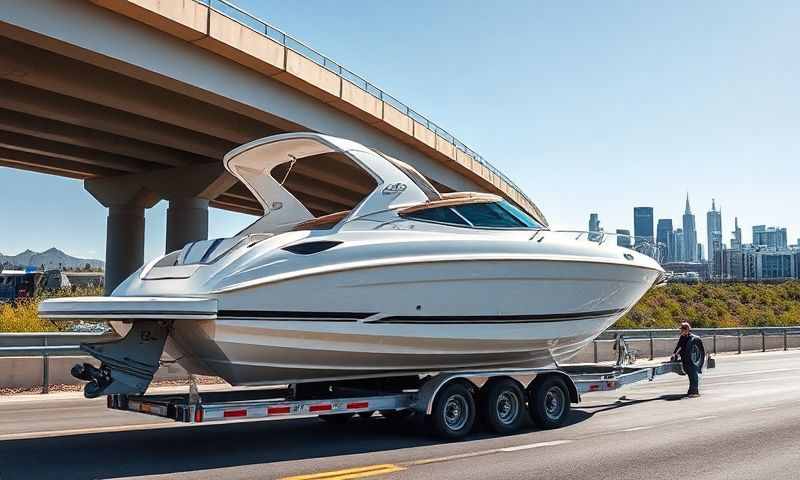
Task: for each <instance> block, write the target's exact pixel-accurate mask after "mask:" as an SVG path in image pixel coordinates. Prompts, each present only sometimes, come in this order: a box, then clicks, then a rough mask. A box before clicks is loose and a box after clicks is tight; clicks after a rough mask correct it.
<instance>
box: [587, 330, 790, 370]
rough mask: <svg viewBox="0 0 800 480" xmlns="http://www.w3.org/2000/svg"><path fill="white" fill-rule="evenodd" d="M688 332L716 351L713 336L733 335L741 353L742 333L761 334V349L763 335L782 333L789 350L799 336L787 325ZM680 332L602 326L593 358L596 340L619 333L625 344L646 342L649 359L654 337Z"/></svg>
mask: <svg viewBox="0 0 800 480" xmlns="http://www.w3.org/2000/svg"><path fill="white" fill-rule="evenodd" d="M692 333H694V334H695V335H697V336H699V337H700V338H704V339H710V340H711V345H710V348H706V352H707V353H713V354H714V355H716V354H717V339H718V338H736V339H737V342H736V343H737V349H736V353H738V354H741V353H742V351H743V348H742V340H743V339H744V338H746V337H761V351H762V352H766V351H767V338H768V337H773V338H775V337H778V338H780V337H782V338H783V350H784V351H786V350H789V338H790V337H800V326H787V327H741V328H736V327H734V328H693V329H692ZM679 336H680V331H679V330H677V329H664V328H661V329H642V330H638V329H627V330H606V331H605V332H603V333H601V334H600V335H599V336H598V337H597V338H595V339H594V340H593V341H592V345H593V350H594V362H595V363H597V362H598V360H599V358H598V357H599V354H598V344H600V343H613V342H617V341H618V338H619V337H622V338H624V339H625V341H626V342H627V343H628V344H635V343H636V342H648V343H649V350H650V351H649V359H650V360H653V358H655V342H656V340H675V341H677V339H678V337H679Z"/></svg>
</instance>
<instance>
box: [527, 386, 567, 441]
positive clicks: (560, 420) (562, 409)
mask: <svg viewBox="0 0 800 480" xmlns="http://www.w3.org/2000/svg"><path fill="white" fill-rule="evenodd" d="M528 410H529V411H530V414H531V419H532V420H533V423H534V424H536V426H537V427H539V428H546V429H551V428H558V427H561V426H563V425H564V423H566V421H567V417H569V412H570V395H569V390H568V389H567V384H566V383H564V380H562V379H561V378H559V377H557V376H552V375H548V376H546V377H543V378H541V379H539V378H537V379H536V380H534V382H533V383H532V384H531V386H530V387H528Z"/></svg>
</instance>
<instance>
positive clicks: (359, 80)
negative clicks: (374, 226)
mask: <svg viewBox="0 0 800 480" xmlns="http://www.w3.org/2000/svg"><path fill="white" fill-rule="evenodd" d="M198 1H199V2H201V3H203V4H205V5H207V6H208V7H209V8H210V9H212V10H214V11H215V12H217V13H219V14H222V15H225V16H226V17H228V18H230V19H231V20H233V21H235V22H237V23H239V24H240V25H242V26H244V27H246V28H249V29H250V30H253V31H254V32H256V33H258V34H260V35H263V36H265V37H267V38H269V39H270V40H272V41H274V42H277V43H279V44H281V45H283V46H284V47H286V48H288V49H290V50H292V51H293V52H295V53H297V54H299V55H302V56H303V57H305V58H307V59H308V60H311V61H312V62H314V63H316V64H317V65H319V66H321V67H323V68H325V69H326V70H328V71H329V72H332V73H334V74H336V75H338V76H339V77H340V78H342V79H344V80H347V81H348V82H350V83H352V84H353V85H355V86H356V87H358V88H359V89H361V90H362V91H364V92H366V93H368V94H369V95H372V96H373V97H375V98H377V99H378V100H381V101H384V102H386V103H388V104H390V105H391V106H392V107H394V108H396V109H397V110H398V111H400V112H401V113H403V114H405V115H408V116H409V117H411V118H412V119H413V120H414V121H416V122H418V123H420V124H422V125H423V126H425V127H426V128H428V129H429V130H431V131H433V132H434V133H436V134H437V135H439V136H440V137H442V138H444V139H445V140H447V141H448V142H450V143H452V144H453V146H455V148H457V149H459V150H461V152H463V153H464V154H466V155H469V156H470V157H472V158H473V159H474V160H476V161H477V162H478V163H480V164H481V165H483V166H485V167H486V168H487V169H489V171H491V172H492V173H494V174H495V175H497V176H499V177H500V178H502V179H503V180H505V181H506V183H508V184H509V185H511V186H513V187H514V188H515V189H516V190H517V191H518V192H519V193H520V195H522V196H523V197H525V199H526V200H527V201H528V202H530V203H531V204H533V201H532V200H531V199H530V198H528V196H527V195H525V193H524V192H523V191H522V189H521V188H520V187H519V186H518V185H517V184H516V183H514V182H513V181H512V180H511V179H510V178H508V177H507V176H506V175H505V174H504V173H503V172H501V171H500V170H498V169H497V168H496V167H495V166H494V165H492V164H491V163H489V161H487V160H486V159H485V158H483V157H482V156H481V155H480V154H478V153H477V152H475V151H474V150H472V149H470V148H469V147H467V146H466V145H465V144H464V143H462V142H461V141H460V140H459V139H457V138H456V137H454V136H453V135H451V134H450V133H448V132H447V131H446V130H444V129H443V128H441V127H439V126H438V125H436V124H435V123H433V122H432V121H430V120H428V119H427V118H426V117H425V116H423V115H421V114H419V113H417V112H416V111H414V110H413V109H411V107H409V106H408V105H406V104H404V103H403V102H401V101H399V100H397V99H396V98H395V97H393V96H391V95H389V94H388V93H386V92H385V91H383V90H382V89H380V88H378V87H376V86H375V85H373V84H372V83H371V82H369V81H367V80H366V79H364V77H362V76H360V75H357V74H355V73H353V72H352V71H350V70H348V69H346V68H344V67H343V66H341V65H340V64H339V63H338V62H335V61H333V60H332V59H331V58H329V57H327V56H325V55H323V54H321V53H319V52H318V51H317V50H314V49H313V48H311V47H310V46H308V45H307V44H305V43H303V42H301V41H299V40H297V39H296V38H294V37H292V36H291V35H289V34H288V33H286V32H284V31H282V30H280V29H279V28H275V27H273V26H272V25H270V24H269V23H267V22H265V21H264V20H261V19H260V18H258V17H256V16H255V15H253V14H251V13H248V12H247V11H245V10H243V9H241V8H240V7H238V6H236V5H234V4H233V3H231V2H229V1H227V0H198Z"/></svg>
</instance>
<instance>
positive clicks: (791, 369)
mask: <svg viewBox="0 0 800 480" xmlns="http://www.w3.org/2000/svg"><path fill="white" fill-rule="evenodd" d="M777 372H800V369H798V368H796V367H795V368H773V369H772V370H750V371H747V372H739V373H723V374H721V375H717V374H710V373H709V374H708V376H707V377H706V378H708V379H713V378H725V377H740V376H742V375H760V374H762V373H777Z"/></svg>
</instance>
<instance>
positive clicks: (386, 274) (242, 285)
mask: <svg viewBox="0 0 800 480" xmlns="http://www.w3.org/2000/svg"><path fill="white" fill-rule="evenodd" d="M223 161H224V165H225V168H226V169H227V170H228V171H229V172H230V173H231V174H233V175H234V176H235V177H236V178H237V179H239V180H240V181H241V182H242V183H243V184H244V185H245V186H246V187H247V188H248V189H249V190H250V192H251V193H252V194H253V196H254V197H255V198H256V199H257V200H258V202H259V203H260V205H261V207H262V208H263V211H264V215H263V216H261V217H260V218H259V219H258V220H256V221H255V222H254V223H253V224H252V225H250V226H248V227H247V228H245V229H244V230H242V231H241V232H239V233H238V234H236V235H234V236H232V237H230V238H220V239H213V240H203V241H197V242H192V243H190V244H188V245H186V246H185V247H183V248H182V249H181V250H180V251H175V252H170V253H167V254H166V255H164V256H162V257H159V258H156V259H154V260H152V261H150V262H149V263H147V264H146V265H144V266H143V267H142V268H141V269H139V270H138V271H137V272H135V273H134V274H133V275H131V276H130V277H129V278H128V279H127V280H125V281H124V282H123V283H122V284H121V285H119V286H118V287H117V288H116V289H115V290H114V291H113V293H112V294H111V296H109V297H85V298H63V299H51V300H46V301H44V302H42V304H41V306H40V315H41V316H42V317H45V318H53V319H56V318H58V319H65V318H66V319H92V320H100V319H102V320H108V321H110V322H111V325H112V327H113V328H114V329H115V330H116V331H117V332H118V333H119V334H120V335H124V338H122V339H121V340H117V341H114V342H109V343H105V344H86V345H84V346H83V347H82V348H83V349H84V350H85V351H87V352H88V353H89V354H91V355H92V356H94V357H96V358H98V359H99V360H100V361H101V362H102V364H101V366H100V367H99V368H95V367H93V366H91V365H88V364H85V365H78V366H76V368H75V369H73V374H74V375H76V376H77V377H78V378H81V379H83V380H87V381H89V383H88V384H87V386H86V389H85V393H86V395H87V396H89V397H94V396H98V395H104V394H133V393H143V392H144V391H145V390H146V388H147V386H148V385H149V383H150V381H151V379H152V375H153V373H154V372H155V370H156V369H157V368H158V364H159V359H160V358H161V355H162V351H164V350H166V352H167V353H169V354H170V355H171V356H172V357H173V358H174V359H175V360H176V361H177V362H178V363H179V364H180V365H181V366H183V367H184V368H185V369H186V370H187V371H188V372H190V373H192V374H203V375H217V376H220V377H222V378H223V379H225V380H226V381H227V382H229V383H231V384H232V385H249V386H252V385H271V384H303V383H308V382H330V381H341V380H349V379H364V378H375V377H397V376H403V375H409V376H414V375H425V374H428V373H432V372H442V371H459V370H462V371H469V370H475V369H487V368H490V369H504V368H513V369H521V368H544V367H548V366H554V365H557V364H559V363H562V362H565V361H566V360H568V359H569V358H570V357H572V356H573V355H574V354H575V353H576V352H578V351H579V350H580V349H581V348H583V347H584V346H585V345H587V344H588V343H589V342H591V341H592V339H594V338H595V337H596V336H597V335H599V334H600V333H601V332H602V331H603V330H605V329H606V328H608V327H609V326H610V325H611V324H613V323H614V322H615V321H616V320H617V319H618V318H620V317H621V316H622V315H624V314H625V312H627V311H628V310H629V309H630V308H632V307H633V305H634V304H636V302H637V301H638V300H639V299H640V298H641V297H642V295H644V294H645V293H646V292H647V291H648V290H649V289H650V288H651V287H653V286H654V285H656V284H658V283H660V282H661V281H662V280H663V279H664V271H663V270H662V268H661V267H660V266H659V264H658V262H657V261H656V260H654V259H653V258H651V257H649V256H647V255H645V254H642V253H639V252H637V251H633V250H631V249H626V248H621V247H618V246H616V245H614V244H613V242H606V241H605V238H606V237H605V236H602V235H600V236H598V235H595V236H592V237H585V236H584V237H581V236H580V235H578V236H576V235H575V234H574V233H571V232H556V231H552V230H550V229H549V228H548V223H547V220H546V219H545V218H544V216H543V215H542V214H541V212H540V211H539V210H538V209H537V208H536V207H532V208H531V209H529V210H530V212H529V213H525V212H524V211H523V210H521V209H520V208H519V207H518V206H516V205H514V204H513V203H511V202H509V201H508V200H505V199H503V198H501V197H499V196H496V195H491V194H486V193H473V192H455V193H440V192H439V191H437V189H436V188H435V187H434V186H433V185H432V184H431V182H429V181H428V180H427V179H426V178H425V177H424V176H423V175H421V174H420V173H419V172H417V171H416V170H415V169H414V168H412V167H411V166H409V165H408V164H406V163H404V162H401V161H399V160H397V159H394V158H392V157H390V156H388V155H385V154H384V153H382V152H379V151H377V150H373V149H370V148H367V147H365V146H363V145H360V144H358V143H355V142H352V141H350V140H345V139H341V138H334V137H330V136H326V135H321V134H316V133H290V134H282V135H276V136H272V137H267V138H264V139H261V140H257V141H254V142H251V143H248V144H246V145H242V146H241V147H238V148H236V149H235V150H233V151H231V152H230V153H228V154H227V155H226V156H225V158H224V160H223ZM315 171H316V172H322V173H321V174H323V173H331V172H339V173H340V174H341V172H345V175H346V176H347V180H348V181H349V182H350V183H352V184H354V185H355V187H354V188H355V189H357V190H360V191H362V192H363V193H364V195H363V198H359V199H357V200H353V201H352V205H345V206H346V207H349V208H348V209H346V210H341V211H329V210H330V208H327V209H326V208H325V207H324V206H323V205H320V204H319V203H318V202H316V203H315V200H314V198H313V196H311V195H309V194H308V193H307V192H304V191H303V190H302V188H301V182H300V181H299V180H298V179H297V178H293V177H294V176H296V175H301V174H305V175H308V174H309V173H308V172H312V173H313V172H315ZM342 203H347V201H346V200H342Z"/></svg>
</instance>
